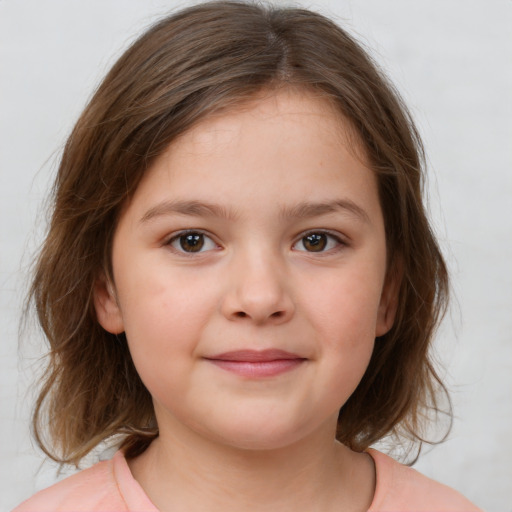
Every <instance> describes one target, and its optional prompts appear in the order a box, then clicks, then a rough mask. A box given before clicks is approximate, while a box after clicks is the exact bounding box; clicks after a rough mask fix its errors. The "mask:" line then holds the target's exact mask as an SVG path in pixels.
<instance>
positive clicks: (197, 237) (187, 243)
mask: <svg viewBox="0 0 512 512" xmlns="http://www.w3.org/2000/svg"><path fill="white" fill-rule="evenodd" d="M180 245H181V248H182V249H183V250H184V251H187V252H198V251H200V250H201V249H202V248H203V245H204V236H203V235H201V234H200V233H191V234H189V235H184V236H182V237H180Z"/></svg>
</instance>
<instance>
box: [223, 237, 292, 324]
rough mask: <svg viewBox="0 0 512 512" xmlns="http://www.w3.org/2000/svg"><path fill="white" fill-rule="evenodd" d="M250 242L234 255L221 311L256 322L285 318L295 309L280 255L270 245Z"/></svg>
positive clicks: (284, 319) (276, 320)
mask: <svg viewBox="0 0 512 512" xmlns="http://www.w3.org/2000/svg"><path fill="white" fill-rule="evenodd" d="M252 242H253V243H251V244H248V246H247V247H245V248H243V249H240V250H239V251H237V252H236V254H234V255H233V260H232V264H231V269H230V276H231V278H230V287H229V290H228V291H227V294H226V297H225V303H224V313H225V315H226V316H228V317H229V318H230V319H235V318H245V319H251V320H252V321H254V322H256V323H264V322H268V321H271V322H274V323H279V322H283V321H286V320H287V319H289V318H290V316H291V315H292V314H293V309H294V308H293V301H292V298H291V295H290V290H289V288H288V287H289V282H288V280H287V270H286V265H285V264H284V261H283V256H282V255H281V254H279V251H278V250H277V249H275V248H272V247H271V246H269V244H264V243H261V244H258V243H257V242H256V241H255V240H253V241H252Z"/></svg>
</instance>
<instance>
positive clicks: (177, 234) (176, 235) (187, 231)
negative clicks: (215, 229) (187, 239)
mask: <svg viewBox="0 0 512 512" xmlns="http://www.w3.org/2000/svg"><path fill="white" fill-rule="evenodd" d="M188 234H198V235H203V236H204V237H205V238H208V239H210V240H211V241H212V242H213V244H214V245H215V248H216V249H218V248H220V245H219V244H218V243H217V241H216V240H215V238H214V237H213V236H212V235H211V234H210V233H208V232H206V231H204V230H203V229H193V228H192V229H190V228H189V229H182V230H181V231H175V232H174V233H171V234H170V235H169V236H167V237H166V238H165V239H164V242H163V244H162V245H164V246H168V247H170V248H171V250H172V251H173V252H174V253H175V254H178V255H180V256H185V257H192V256H195V257H197V256H200V255H203V254H205V253H207V252H210V251H212V250H214V249H207V250H204V251H197V252H193V251H191V252H187V251H183V250H179V249H176V248H174V247H173V246H172V243H173V242H174V241H176V240H178V239H179V238H180V237H182V236H185V235H188Z"/></svg>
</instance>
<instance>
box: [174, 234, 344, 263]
mask: <svg viewBox="0 0 512 512" xmlns="http://www.w3.org/2000/svg"><path fill="white" fill-rule="evenodd" d="M188 235H199V236H202V237H204V238H203V244H202V245H201V247H200V248H199V250H198V251H186V250H184V249H183V246H182V243H181V240H183V238H184V237H186V236H188ZM313 235H320V236H326V237H327V239H330V240H331V241H332V240H334V242H335V245H336V246H335V247H331V248H329V249H327V250H326V251H325V250H323V248H322V250H320V251H308V250H305V249H304V250H300V249H299V252H305V253H309V254H318V255H325V254H326V253H331V252H332V251H334V252H337V251H338V250H340V249H341V248H342V247H346V246H347V245H348V244H347V243H346V241H344V240H343V239H342V238H341V237H340V236H339V235H338V234H334V233H332V232H330V231H326V230H321V229H320V230H311V231H305V232H303V233H301V234H300V236H299V237H298V239H297V240H296V241H295V242H294V243H293V246H292V247H294V246H295V245H297V244H299V243H301V242H302V243H303V244H304V240H305V239H306V238H307V237H308V236H313ZM205 239H208V240H210V242H211V243H213V244H214V245H215V246H216V247H217V248H218V247H219V245H218V244H217V243H216V242H215V241H214V240H213V239H212V238H211V237H210V236H208V235H207V234H206V233H204V232H202V231H201V230H198V229H190V230H186V231H181V232H179V233H176V234H175V235H173V236H172V237H171V238H169V240H168V241H166V242H165V244H164V245H166V246H170V247H172V249H173V250H174V251H175V252H176V253H178V254H181V255H186V256H193V255H197V254H202V253H204V252H207V251H210V250H213V249H207V250H206V251H202V250H201V249H202V248H203V246H204V244H205ZM175 242H177V243H179V245H180V246H181V248H178V247H174V245H173V244H174V243H175ZM326 244H327V245H328V244H329V240H328V241H327V242H326Z"/></svg>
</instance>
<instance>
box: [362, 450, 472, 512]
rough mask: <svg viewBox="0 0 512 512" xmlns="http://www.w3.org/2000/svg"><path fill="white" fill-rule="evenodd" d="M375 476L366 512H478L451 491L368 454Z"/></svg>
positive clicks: (378, 455)
mask: <svg viewBox="0 0 512 512" xmlns="http://www.w3.org/2000/svg"><path fill="white" fill-rule="evenodd" d="M368 453H369V454H370V455H371V456H372V458H373V460H374V462H375V467H376V473H377V486H376V489H375V497H374V500H373V503H372V505H371V507H370V510H369V511H368V512H391V511H396V510H400V511H403V512H427V511H428V512H481V510H480V509H479V508H478V507H476V506H475V505H473V504H472V503H471V502H470V501H469V500H467V499H466V498H465V497H464V496H462V494H460V493H459V492H457V491H455V490H454V489H452V488H450V487H448V486H446V485H443V484H440V483H439V482H436V481H435V480H432V479H430V478H428V477H426V476H424V475H422V474H421V473H419V472H418V471H416V470H414V469H412V468H410V467H408V466H404V465H402V464H399V463H398V462H396V461H395V460H393V459H392V458H391V457H388V456H387V455H384V454H383V453H380V452H378V451H376V450H371V449H370V450H368Z"/></svg>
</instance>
